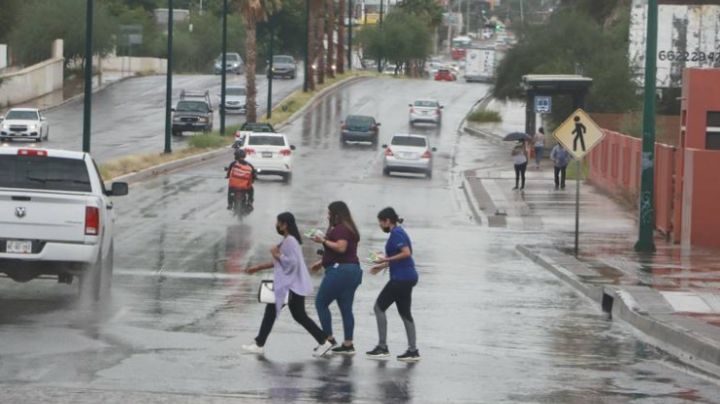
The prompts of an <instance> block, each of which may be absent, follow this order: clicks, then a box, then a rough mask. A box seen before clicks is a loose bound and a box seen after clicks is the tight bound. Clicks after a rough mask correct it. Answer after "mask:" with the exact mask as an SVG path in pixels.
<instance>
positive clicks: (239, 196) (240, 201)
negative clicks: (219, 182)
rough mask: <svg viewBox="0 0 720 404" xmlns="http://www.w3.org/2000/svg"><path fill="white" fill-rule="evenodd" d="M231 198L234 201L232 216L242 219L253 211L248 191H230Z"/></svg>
mask: <svg viewBox="0 0 720 404" xmlns="http://www.w3.org/2000/svg"><path fill="white" fill-rule="evenodd" d="M230 192H231V193H232V198H233V200H234V201H235V202H234V203H233V216H235V217H237V218H239V219H242V218H243V217H245V216H247V215H249V214H250V212H252V211H253V206H252V205H251V204H250V193H249V192H248V191H230Z"/></svg>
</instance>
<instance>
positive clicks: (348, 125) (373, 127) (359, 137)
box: [340, 115, 380, 145]
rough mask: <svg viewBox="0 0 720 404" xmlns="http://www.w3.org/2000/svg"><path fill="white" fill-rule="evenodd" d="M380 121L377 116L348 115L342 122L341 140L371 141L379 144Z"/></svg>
mask: <svg viewBox="0 0 720 404" xmlns="http://www.w3.org/2000/svg"><path fill="white" fill-rule="evenodd" d="M379 127H380V123H379V122H376V121H375V118H373V117H371V116H364V115H348V116H347V118H345V121H344V122H342V132H341V135H340V141H341V142H342V143H343V144H345V142H370V143H372V144H373V145H377V144H378V136H379V132H380V128H379Z"/></svg>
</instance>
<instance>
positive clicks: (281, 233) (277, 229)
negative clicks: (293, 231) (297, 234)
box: [275, 226, 285, 236]
mask: <svg viewBox="0 0 720 404" xmlns="http://www.w3.org/2000/svg"><path fill="white" fill-rule="evenodd" d="M275 230H276V231H277V233H278V234H279V235H281V236H284V235H285V233H284V232H283V231H282V229H280V226H275Z"/></svg>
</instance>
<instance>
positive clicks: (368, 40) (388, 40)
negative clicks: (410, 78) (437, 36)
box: [358, 9, 432, 76]
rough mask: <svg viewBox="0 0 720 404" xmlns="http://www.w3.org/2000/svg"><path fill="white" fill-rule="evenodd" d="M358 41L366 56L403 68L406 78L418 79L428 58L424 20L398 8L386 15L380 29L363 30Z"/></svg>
mask: <svg viewBox="0 0 720 404" xmlns="http://www.w3.org/2000/svg"><path fill="white" fill-rule="evenodd" d="M358 41H359V43H360V44H361V45H362V47H363V52H364V54H365V56H366V57H369V58H373V59H378V58H380V59H382V60H387V61H389V62H391V63H393V64H394V65H395V66H397V67H399V66H405V67H406V73H407V74H408V75H414V76H418V75H419V72H420V71H421V68H422V67H423V64H424V62H425V60H426V59H427V58H428V56H429V55H430V50H431V49H430V48H431V43H432V38H431V35H430V27H429V26H428V24H427V20H426V19H425V18H424V17H421V16H418V15H415V14H411V13H409V12H405V11H402V10H400V9H398V10H393V11H392V12H390V13H389V14H388V15H387V17H386V18H385V19H384V21H383V25H382V26H373V27H366V28H364V29H363V30H362V31H361V32H360V33H359V37H358Z"/></svg>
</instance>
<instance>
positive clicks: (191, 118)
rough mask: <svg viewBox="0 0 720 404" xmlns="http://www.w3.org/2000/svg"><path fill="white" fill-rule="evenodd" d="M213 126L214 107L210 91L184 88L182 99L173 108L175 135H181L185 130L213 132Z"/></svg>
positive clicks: (173, 129) (173, 130) (173, 132)
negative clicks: (199, 91) (186, 89)
mask: <svg viewBox="0 0 720 404" xmlns="http://www.w3.org/2000/svg"><path fill="white" fill-rule="evenodd" d="M212 128H213V108H212V102H211V101H210V92H208V91H205V92H204V93H194V92H189V91H185V90H183V91H182V92H181V93H180V101H178V103H177V105H176V106H175V108H173V117H172V134H173V136H180V135H182V133H183V132H211V131H212Z"/></svg>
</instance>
